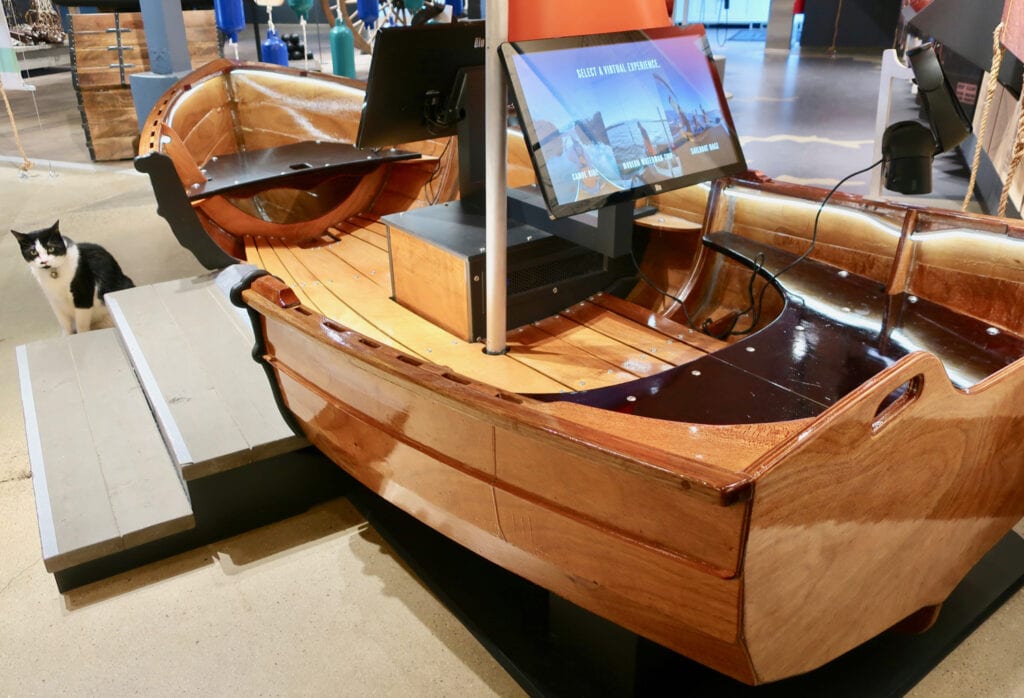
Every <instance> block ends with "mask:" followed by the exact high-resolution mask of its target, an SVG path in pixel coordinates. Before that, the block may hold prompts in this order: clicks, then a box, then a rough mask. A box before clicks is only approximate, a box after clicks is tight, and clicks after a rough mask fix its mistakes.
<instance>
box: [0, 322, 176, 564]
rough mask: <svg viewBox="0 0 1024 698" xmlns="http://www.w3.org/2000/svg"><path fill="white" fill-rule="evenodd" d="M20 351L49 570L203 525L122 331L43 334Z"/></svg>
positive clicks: (22, 382)
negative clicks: (196, 520) (120, 334)
mask: <svg viewBox="0 0 1024 698" xmlns="http://www.w3.org/2000/svg"><path fill="white" fill-rule="evenodd" d="M16 354H17V362H18V374H19V377H20V380H21V395H22V405H23V408H24V413H25V430H26V435H27V438H28V448H29V461H30V464H31V468H32V480H33V486H34V489H35V498H36V511H37V515H38V518H39V533H40V538H41V541H42V548H43V563H44V566H45V567H46V570H47V571H49V572H58V571H61V570H65V569H68V568H71V567H74V566H76V565H80V564H82V563H85V562H89V561H92V560H96V559H99V558H102V557H104V556H107V555H111V554H113V553H116V552H119V551H121V550H125V549H128V548H133V547H136V546H138V545H141V544H143V543H148V542H150V541H154V540H157V539H160V538H163V537H166V536H168V535H171V534H173V533H177V532H179V531H183V530H186V529H189V528H191V527H192V526H193V525H194V520H193V515H192V508H191V506H190V505H189V501H188V497H187V496H186V494H185V489H184V485H183V483H182V481H181V479H180V478H179V475H178V473H177V472H176V471H175V467H174V463H173V462H172V460H171V458H170V455H169V454H168V453H167V449H166V447H165V446H164V442H163V440H162V438H161V435H160V432H159V430H158V428H157V425H156V422H155V421H154V419H153V415H152V413H151V412H150V408H149V405H148V404H147V402H146V397H145V395H144V394H143V392H142V388H141V387H140V386H139V383H138V381H137V380H136V378H135V373H134V371H133V369H132V366H131V363H130V362H129V359H128V357H127V355H126V354H125V352H124V350H123V349H122V347H121V343H120V341H119V339H118V335H117V332H116V331H115V330H113V329H105V330H97V331H94V332H87V333H85V334H78V335H71V336H69V337H56V338H53V339H47V340H43V341H39V342H33V343H31V344H25V345H21V346H19V347H17V349H16Z"/></svg>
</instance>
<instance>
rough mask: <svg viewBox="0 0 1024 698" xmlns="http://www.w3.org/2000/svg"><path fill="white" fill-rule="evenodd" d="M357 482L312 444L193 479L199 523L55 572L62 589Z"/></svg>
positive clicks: (296, 509) (282, 514) (291, 511)
mask: <svg viewBox="0 0 1024 698" xmlns="http://www.w3.org/2000/svg"><path fill="white" fill-rule="evenodd" d="M355 484H356V483H355V481H354V480H352V479H351V478H350V477H348V476H347V475H346V474H345V473H344V471H342V470H341V469H340V468H338V466H336V465H335V464H334V463H332V462H331V461H329V460H328V459H327V458H325V457H324V456H323V454H321V453H320V452H319V451H317V450H316V449H314V448H312V447H308V448H305V449H303V450H301V451H293V452H292V453H287V454H284V455H281V456H276V457H274V458H267V459H264V460H261V461H257V462H255V463H250V464H248V465H244V466H241V467H238V468H234V469H232V470H226V471H224V472H221V473H217V474H215V475H210V476H208V477H204V478H200V479H197V480H190V481H189V483H188V489H189V498H190V499H191V502H192V511H193V513H194V515H195V521H196V525H195V528H192V529H189V530H187V531H182V532H181V533H176V534H174V535H171V536H168V537H166V538H162V539H160V540H156V541H153V542H152V543H146V544H145V545H140V546H138V547H136V548H131V549H129V550H124V551H122V552H119V553H115V554H113V555H108V556H107V557H103V558H100V559H98V560H94V561H92V562H86V563H82V564H80V565H77V566H75V567H69V568H68V569H66V570H62V571H60V572H56V573H54V575H53V576H54V579H55V580H56V582H57V588H58V589H59V590H60V591H61V592H65V591H68V590H70V589H74V588H75V587H79V586H82V585H83V584H89V583H91V582H95V581H98V580H100V579H104V578H106V577H110V576H113V575H115V574H120V573H121V572H126V571H128V570H131V569H135V568H136V567H140V566H141V565H145V564H148V563H151V562H155V561H157V560H162V559H164V558H167V557H170V556H172V555H177V554H179V553H183V552H185V551H187V550H194V549H196V548H198V547H200V546H203V545H208V544H209V543H212V542H214V541H218V540H222V539H224V538H228V537H230V536H234V535H237V534H239V533H243V532H245V531H251V530H252V529H254V528H257V527H259V526H265V525H267V524H270V523H273V522H275V521H280V520H282V519H285V518H287V517H289V516H295V515H297V514H300V513H302V512H304V511H306V510H307V509H309V508H311V507H312V506H314V505H316V504H319V503H321V502H325V501H327V500H329V499H334V498H335V497H340V496H342V495H344V494H346V492H347V490H348V488H350V487H352V486H354V485H355Z"/></svg>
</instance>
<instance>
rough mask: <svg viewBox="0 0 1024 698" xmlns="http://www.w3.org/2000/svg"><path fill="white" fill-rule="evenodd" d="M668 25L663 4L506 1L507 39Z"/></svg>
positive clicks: (657, 0)
mask: <svg viewBox="0 0 1024 698" xmlns="http://www.w3.org/2000/svg"><path fill="white" fill-rule="evenodd" d="M670 24H672V19H671V17H669V14H668V11H667V9H666V5H665V0H631V1H630V2H621V0H615V1H614V2H613V1H612V0H509V7H508V39H509V41H525V40H528V39H550V38H552V37H556V36H575V35H578V34H602V33H604V32H615V31H627V30H629V29H647V28H649V27H665V26H669V25H670Z"/></svg>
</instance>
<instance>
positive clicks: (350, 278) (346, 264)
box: [245, 216, 726, 394]
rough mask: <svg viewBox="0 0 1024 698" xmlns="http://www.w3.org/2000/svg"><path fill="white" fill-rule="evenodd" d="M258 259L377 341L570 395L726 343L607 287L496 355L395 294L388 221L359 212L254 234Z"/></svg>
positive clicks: (324, 310) (523, 386)
mask: <svg viewBox="0 0 1024 698" xmlns="http://www.w3.org/2000/svg"><path fill="white" fill-rule="evenodd" d="M245 250H246V258H247V260H246V261H248V262H249V263H250V264H255V265H256V266H259V267H261V268H263V269H266V270H267V271H268V272H270V273H271V274H274V275H275V276H277V277H279V278H280V279H281V280H283V281H284V282H285V283H287V284H288V285H289V286H291V287H292V289H293V290H294V291H295V292H296V294H297V295H298V296H299V298H300V300H301V301H302V303H303V305H305V306H306V307H308V308H310V309H311V310H314V311H316V312H318V313H320V314H322V315H324V316H325V317H327V318H330V319H332V320H334V321H336V322H338V323H340V324H342V325H344V326H346V327H348V328H351V329H353V330H356V331H357V332H360V333H362V334H364V335H365V336H367V337H369V338H370V339H372V340H374V341H378V342H381V343H383V344H385V345H388V346H391V347H393V348H395V349H398V350H399V351H402V352H405V353H406V354H408V355H410V356H413V357H418V358H420V359H423V360H425V361H430V362H432V363H436V364H439V365H442V366H448V367H450V368H452V369H453V370H454V371H456V372H457V373H459V374H461V375H463V376H465V377H467V378H471V379H473V380H476V381H480V382H483V383H487V384H490V385H493V386H495V387H497V388H499V389H501V390H505V391H509V392H515V393H527V394H543V393H556V394H562V393H567V392H573V391H580V390H589V389H593V388H601V387H605V386H610V385H616V384H621V383H627V382H632V381H634V380H635V379H637V378H643V377H646V376H652V375H656V374H659V373H663V372H665V371H668V370H670V369H672V368H674V367H676V366H680V365H682V364H686V363H689V362H691V361H693V360H695V359H698V358H700V357H701V356H705V355H706V354H708V353H709V352H711V351H715V350H717V349H720V348H722V347H724V346H726V343H725V342H721V341H719V340H715V339H713V338H711V337H708V336H707V335H704V334H702V333H700V332H695V331H694V330H691V329H690V328H688V327H686V326H685V325H682V324H679V323H676V322H673V321H671V320H669V319H667V318H664V317H661V316H659V315H656V314H654V313H651V312H650V311H648V310H646V309H644V308H642V307H641V306H638V305H635V304H633V303H630V302H628V301H624V300H622V299H620V298H617V297H615V296H611V295H608V294H604V293H599V294H595V295H594V296H591V297H590V298H589V299H587V300H585V301H583V302H580V303H576V304H574V305H573V306H571V307H569V308H567V309H565V310H564V311H562V312H561V313H558V314H556V315H552V316H550V317H547V318H544V319H542V320H540V321H538V322H535V323H532V324H530V325H527V326H524V327H520V328H517V329H513V330H510V331H509V333H508V340H507V341H508V352H507V353H506V354H504V355H502V356H488V355H486V354H484V353H483V345H482V344H480V343H478V342H468V341H466V340H465V339H461V338H459V337H457V336H456V335H454V334H452V333H450V332H448V331H446V330H444V329H442V328H440V327H437V326H436V325H434V324H433V323H431V322H430V321H428V320H426V319H424V318H423V317H421V316H420V315H418V314H417V313H415V312H413V311H412V310H409V309H407V308H405V307H403V306H402V305H400V304H399V303H396V302H395V301H393V300H392V298H391V296H392V289H391V275H390V265H389V258H388V240H387V228H386V226H385V224H384V223H382V222H381V221H379V220H377V219H375V218H369V217H363V216H357V217H354V218H352V219H350V220H349V221H347V222H345V223H343V224H341V225H340V226H337V227H332V228H329V229H328V231H327V232H326V234H325V238H323V239H321V240H320V241H316V242H315V243H314V244H311V245H294V244H292V243H287V242H283V241H280V240H274V239H268V238H253V237H247V238H246V240H245Z"/></svg>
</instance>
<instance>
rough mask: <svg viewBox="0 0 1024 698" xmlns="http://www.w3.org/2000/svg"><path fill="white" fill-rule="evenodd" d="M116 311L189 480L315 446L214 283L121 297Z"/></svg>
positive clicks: (114, 301) (113, 299) (190, 282)
mask: <svg viewBox="0 0 1024 698" xmlns="http://www.w3.org/2000/svg"><path fill="white" fill-rule="evenodd" d="M107 305H108V307H109V308H110V312H111V315H112V316H113V317H114V319H115V322H116V323H117V326H118V328H119V329H120V331H121V333H122V336H123V337H124V342H125V346H126V347H127V349H128V352H129V354H130V355H131V357H132V361H133V363H134V364H135V366H136V369H137V370H138V373H139V378H140V381H141V382H142V384H143V386H144V387H145V389H146V393H147V395H148V396H149V398H150V401H151V403H152V404H153V410H154V412H155V414H156V415H157V419H158V422H159V424H160V428H161V430H162V432H163V434H164V437H165V440H166V441H167V443H168V445H169V447H170V449H171V452H172V454H173V455H174V457H175V460H176V463H177V465H178V467H179V468H180V469H181V474H182V477H183V478H184V479H186V480H191V479H194V478H197V477H204V476H206V475H210V474H212V473H215V472H219V471H221V470H226V469H229V468H233V467H237V466H239V465H245V464H247V463H251V462H254V461H256V460H260V459H264V458H269V457H271V456H275V455H278V454H281V453H287V452H290V451H293V450H295V449H297V448H301V447H303V446H304V445H305V443H306V442H305V439H303V438H302V437H300V436H296V435H295V434H293V433H292V431H291V429H290V428H289V427H288V425H287V424H286V423H285V421H284V419H283V418H282V416H281V414H280V411H279V409H278V407H277V403H276V402H275V400H274V396H273V392H272V390H271V388H270V385H269V384H268V382H267V379H266V376H265V375H264V372H263V369H262V368H261V367H260V366H259V364H257V363H256V362H254V361H251V360H250V358H249V357H250V352H251V350H252V347H253V336H252V330H251V328H250V327H249V326H248V324H247V320H246V319H245V318H244V317H242V316H241V315H240V314H239V313H238V311H237V309H236V308H234V307H233V306H232V305H231V304H230V301H229V300H228V299H227V298H226V297H225V295H224V293H223V292H222V291H221V290H220V289H218V288H217V286H216V283H215V278H214V277H213V276H212V275H207V276H202V277H198V278H193V279H182V280H179V281H170V282H165V283H161V284H155V285H153V286H143V287H138V288H134V289H129V290H127V291H120V292H118V293H114V294H111V295H110V296H108V300H107Z"/></svg>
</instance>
